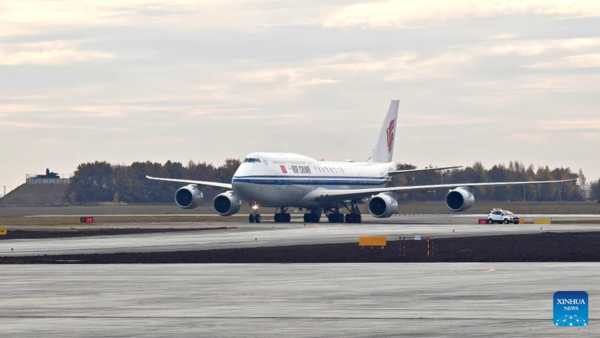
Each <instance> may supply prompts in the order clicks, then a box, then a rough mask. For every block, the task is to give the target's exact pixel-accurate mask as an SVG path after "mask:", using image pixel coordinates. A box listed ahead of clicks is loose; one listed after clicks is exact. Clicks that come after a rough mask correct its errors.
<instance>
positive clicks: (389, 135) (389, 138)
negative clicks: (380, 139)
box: [386, 119, 396, 153]
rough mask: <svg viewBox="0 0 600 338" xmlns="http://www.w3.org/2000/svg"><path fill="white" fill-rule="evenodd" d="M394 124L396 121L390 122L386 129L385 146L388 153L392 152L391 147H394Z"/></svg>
mask: <svg viewBox="0 0 600 338" xmlns="http://www.w3.org/2000/svg"><path fill="white" fill-rule="evenodd" d="M395 124H396V120H395V119H394V120H392V121H391V122H390V126H389V127H388V128H387V129H386V132H387V146H388V152H390V153H391V152H392V147H393V146H394V126H395Z"/></svg>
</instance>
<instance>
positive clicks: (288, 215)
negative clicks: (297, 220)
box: [283, 214, 292, 223]
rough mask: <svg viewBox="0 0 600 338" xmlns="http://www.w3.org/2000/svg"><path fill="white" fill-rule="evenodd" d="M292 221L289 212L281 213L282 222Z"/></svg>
mask: <svg viewBox="0 0 600 338" xmlns="http://www.w3.org/2000/svg"><path fill="white" fill-rule="evenodd" d="M291 221H292V215H290V214H283V222H284V223H289V222H291Z"/></svg>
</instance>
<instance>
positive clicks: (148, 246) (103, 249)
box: [0, 215, 600, 256]
mask: <svg viewBox="0 0 600 338" xmlns="http://www.w3.org/2000/svg"><path fill="white" fill-rule="evenodd" d="M474 223H475V220H474V219H473V218H469V217H466V218H464V217H463V218H456V217H451V216H448V215H420V216H404V217H393V218H390V219H386V220H379V219H375V218H372V217H369V216H367V217H365V218H364V223H363V224H330V223H319V224H306V226H304V224H303V223H300V222H296V223H287V224H282V223H272V222H264V223H261V224H249V223H247V222H243V221H240V222H228V223H226V224H227V226H228V227H235V229H228V230H209V231H201V232H200V231H192V230H193V229H194V228H211V227H214V228H218V227H223V226H224V224H225V223H223V222H210V221H206V222H198V223H186V224H180V223H172V224H165V223H161V224H160V225H156V224H143V223H138V224H135V225H132V224H124V225H122V226H123V227H138V228H145V229H151V228H156V227H157V226H159V227H160V228H168V227H173V228H180V227H186V228H189V229H190V230H191V231H189V232H177V233H169V232H167V233H154V234H135V235H116V236H93V237H77V238H50V239H14V240H3V241H0V256H8V255H12V256H35V255H63V254H91V253H125V252H129V253H131V252H170V251H193V250H210V249H225V248H254V247H265V246H289V245H301V244H329V243H352V242H356V241H357V240H358V237H360V236H386V237H387V238H388V239H390V240H397V239H398V238H399V237H414V236H416V235H419V236H422V237H436V238H440V237H451V236H453V237H461V236H491V235H507V234H531V233H540V232H541V231H552V232H585V231H600V223H591V224H587V223H586V224H551V225H543V226H540V225H534V224H520V225H514V224H507V225H505V224H501V225H498V224H496V225H487V224H485V225H479V224H474ZM110 226H111V227H119V226H120V225H119V224H111V225H110ZM79 227H80V228H85V227H87V228H88V229H89V228H94V227H100V225H92V226H79ZM540 227H542V230H540ZM20 228H23V227H20Z"/></svg>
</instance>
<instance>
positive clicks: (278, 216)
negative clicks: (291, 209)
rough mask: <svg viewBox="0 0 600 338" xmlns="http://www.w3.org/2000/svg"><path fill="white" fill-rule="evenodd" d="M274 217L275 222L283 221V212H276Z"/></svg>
mask: <svg viewBox="0 0 600 338" xmlns="http://www.w3.org/2000/svg"><path fill="white" fill-rule="evenodd" d="M274 218H275V223H281V214H278V213H276V214H275V217H274Z"/></svg>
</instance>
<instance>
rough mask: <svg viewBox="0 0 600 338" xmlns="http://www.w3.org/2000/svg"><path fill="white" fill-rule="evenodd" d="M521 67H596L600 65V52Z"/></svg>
mask: <svg viewBox="0 0 600 338" xmlns="http://www.w3.org/2000/svg"><path fill="white" fill-rule="evenodd" d="M521 67H523V68H532V69H556V68H597V67H600V53H593V54H582V55H572V56H567V57H564V58H560V59H555V60H551V61H548V62H541V63H534V64H530V65H524V66H521Z"/></svg>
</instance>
